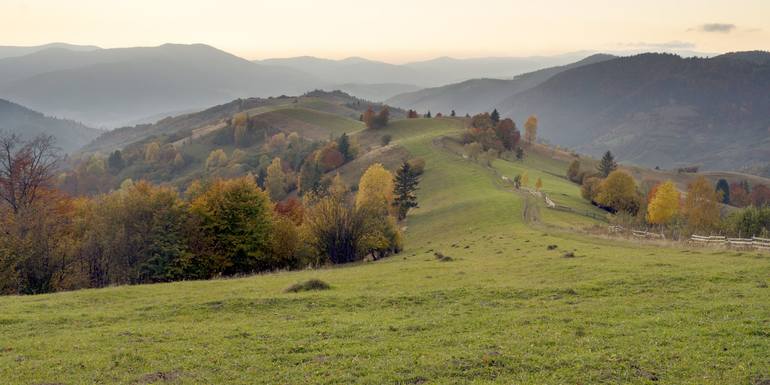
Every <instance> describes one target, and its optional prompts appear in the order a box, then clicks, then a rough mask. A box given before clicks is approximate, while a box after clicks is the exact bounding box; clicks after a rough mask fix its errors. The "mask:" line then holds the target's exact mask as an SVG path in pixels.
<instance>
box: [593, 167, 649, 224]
mask: <svg viewBox="0 0 770 385" xmlns="http://www.w3.org/2000/svg"><path fill="white" fill-rule="evenodd" d="M596 202H598V203H599V204H601V205H602V206H605V207H609V208H612V209H613V210H616V211H623V212H626V213H629V214H636V212H637V211H638V210H639V204H640V197H639V193H638V192H637V191H636V183H635V182H634V178H633V177H631V175H628V174H627V173H625V172H623V171H619V170H616V171H613V172H612V173H611V174H610V175H609V176H608V177H607V179H605V180H604V181H602V183H601V184H600V185H599V193H598V194H597V195H596Z"/></svg>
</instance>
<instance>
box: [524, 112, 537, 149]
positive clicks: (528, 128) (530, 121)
mask: <svg viewBox="0 0 770 385" xmlns="http://www.w3.org/2000/svg"><path fill="white" fill-rule="evenodd" d="M537 124H538V123H537V117H536V116H535V115H530V116H529V118H527V121H526V122H525V123H524V138H525V139H526V141H527V143H529V144H530V145H531V144H532V143H534V142H535V140H536V139H537Z"/></svg>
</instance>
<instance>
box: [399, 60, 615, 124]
mask: <svg viewBox="0 0 770 385" xmlns="http://www.w3.org/2000/svg"><path fill="white" fill-rule="evenodd" d="M613 57H614V56H611V55H603V54H596V55H592V56H589V57H587V58H585V59H582V60H580V61H578V62H575V63H571V64H568V65H564V66H558V67H550V68H544V69H541V70H538V71H534V72H530V73H526V74H523V75H519V76H516V77H515V78H513V79H510V80H505V79H472V80H467V81H464V82H460V83H455V84H449V85H446V86H442V87H435V88H428V89H424V90H420V91H415V92H409V93H405V94H400V95H396V96H394V97H392V98H390V99H388V100H387V103H388V104H390V105H394V106H399V107H402V108H412V109H417V110H418V111H422V112H425V111H432V112H434V113H435V112H443V113H447V112H449V111H451V110H455V111H456V112H457V113H458V114H465V113H470V114H475V113H478V112H482V111H489V110H491V108H492V107H493V106H496V105H497V104H499V103H501V102H502V101H503V100H505V99H507V98H509V97H512V96H513V95H516V94H517V93H519V92H522V91H525V90H528V89H530V88H532V87H535V86H537V85H538V84H540V83H542V82H544V81H546V80H548V79H549V78H550V77H551V76H553V75H555V74H557V73H560V72H563V71H566V70H568V69H571V68H576V67H579V66H583V65H588V64H592V63H598V62H601V61H605V60H609V59H611V58H613Z"/></svg>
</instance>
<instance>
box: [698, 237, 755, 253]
mask: <svg viewBox="0 0 770 385" xmlns="http://www.w3.org/2000/svg"><path fill="white" fill-rule="evenodd" d="M690 242H693V243H698V244H704V245H723V246H729V247H735V248H744V249H761V250H770V239H767V238H759V237H752V238H728V237H725V236H722V235H712V236H703V235H695V234H693V235H692V236H691V237H690Z"/></svg>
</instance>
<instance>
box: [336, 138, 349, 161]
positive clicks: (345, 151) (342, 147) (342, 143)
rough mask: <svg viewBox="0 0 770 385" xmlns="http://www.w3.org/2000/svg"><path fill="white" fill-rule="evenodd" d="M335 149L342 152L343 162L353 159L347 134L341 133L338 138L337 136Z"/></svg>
mask: <svg viewBox="0 0 770 385" xmlns="http://www.w3.org/2000/svg"><path fill="white" fill-rule="evenodd" d="M337 151H339V152H340V154H342V157H343V158H344V159H345V162H349V161H351V160H353V152H352V150H351V148H350V138H348V134H346V133H343V134H342V135H341V136H340V137H339V138H337Z"/></svg>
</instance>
